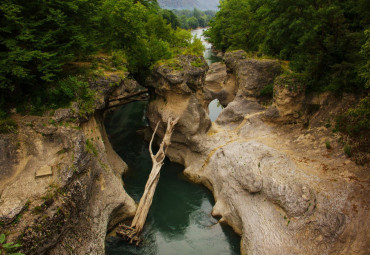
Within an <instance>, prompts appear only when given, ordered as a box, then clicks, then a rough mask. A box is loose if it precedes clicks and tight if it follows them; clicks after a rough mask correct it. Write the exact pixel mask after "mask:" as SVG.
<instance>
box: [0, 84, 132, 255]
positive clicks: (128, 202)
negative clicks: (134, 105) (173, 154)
mask: <svg viewBox="0 0 370 255" xmlns="http://www.w3.org/2000/svg"><path fill="white" fill-rule="evenodd" d="M112 81H114V83H117V82H118V83H119V84H118V85H115V86H105V85H106V84H107V83H111V82H112ZM128 83H130V84H131V82H128V81H122V80H117V79H116V78H114V77H113V78H112V77H110V78H107V79H105V80H104V79H102V80H100V81H96V82H94V83H91V87H92V89H94V90H95V91H97V96H96V102H95V111H94V112H91V113H88V115H81V114H79V112H78V111H76V109H74V110H73V109H72V110H71V109H60V110H57V111H56V113H55V115H54V117H36V116H14V118H15V119H16V121H17V123H18V125H19V129H18V133H16V134H10V135H9V134H8V135H1V137H0V145H1V146H0V151H1V152H4V154H3V153H1V158H0V176H1V178H0V221H1V225H0V232H2V233H3V232H4V231H7V232H8V233H10V235H9V236H8V240H9V241H17V240H18V241H20V242H21V244H22V251H24V252H25V253H26V254H46V253H47V254H58V255H60V254H70V251H71V250H73V252H74V254H104V253H105V248H104V247H105V237H106V233H107V230H108V229H109V228H112V227H113V226H114V225H116V224H117V223H119V222H120V221H122V220H123V219H125V218H128V217H132V216H133V215H134V213H135V210H136V205H135V202H134V201H133V199H132V198H131V197H129V196H128V195H127V193H126V192H125V190H124V189H123V183H122V179H121V176H122V174H123V172H124V171H126V169H127V165H126V164H125V163H124V162H123V161H122V160H121V159H120V157H119V156H118V155H117V154H116V153H115V152H114V151H113V149H112V147H111V145H110V143H109V140H108V137H107V135H106V133H105V130H104V125H103V121H102V120H103V116H102V115H103V110H98V109H103V108H104V107H105V106H106V105H108V103H109V100H110V95H112V94H114V90H124V88H123V87H125V84H128ZM117 93H118V92H117Z"/></svg>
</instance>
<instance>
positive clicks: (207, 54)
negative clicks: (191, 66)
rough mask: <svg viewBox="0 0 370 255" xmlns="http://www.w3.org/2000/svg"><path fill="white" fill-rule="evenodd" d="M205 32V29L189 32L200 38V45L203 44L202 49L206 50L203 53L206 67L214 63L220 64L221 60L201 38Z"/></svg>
mask: <svg viewBox="0 0 370 255" xmlns="http://www.w3.org/2000/svg"><path fill="white" fill-rule="evenodd" d="M206 30H207V28H198V29H194V30H191V34H192V35H193V36H197V37H198V38H200V39H201V40H202V43H203V45H204V47H205V48H206V49H205V51H204V58H205V60H206V61H207V63H208V65H210V64H212V63H215V62H220V61H221V59H220V58H219V57H217V56H215V55H214V54H213V52H212V44H210V43H209V42H208V41H207V40H206V39H205V37H204V36H203V32H204V31H206Z"/></svg>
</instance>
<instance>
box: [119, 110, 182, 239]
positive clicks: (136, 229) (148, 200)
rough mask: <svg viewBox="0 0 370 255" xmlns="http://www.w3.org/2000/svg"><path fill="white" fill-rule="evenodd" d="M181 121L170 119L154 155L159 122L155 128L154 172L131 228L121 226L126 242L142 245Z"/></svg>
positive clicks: (150, 151)
mask: <svg viewBox="0 0 370 255" xmlns="http://www.w3.org/2000/svg"><path fill="white" fill-rule="evenodd" d="M178 121H179V118H176V119H172V118H171V117H170V118H169V119H168V122H167V129H166V133H165V134H164V137H163V140H162V143H161V144H160V146H159V150H158V152H157V153H156V154H155V155H154V154H153V151H152V144H153V140H154V136H155V134H156V132H157V129H158V126H159V122H158V123H157V126H156V127H155V130H154V133H153V135H152V139H151V140H150V143H149V153H150V157H151V158H152V162H153V167H152V171H151V172H150V175H149V178H148V181H147V182H146V185H145V190H144V194H143V196H142V197H141V199H140V202H139V205H138V207H137V210H136V214H135V217H134V219H133V220H132V223H131V227H129V226H126V225H120V226H119V229H118V231H117V234H118V235H120V236H121V237H123V238H124V239H125V240H127V241H129V242H130V243H133V242H135V243H136V245H139V244H140V241H141V240H140V238H139V236H140V234H141V232H142V230H143V227H144V224H145V221H146V218H147V216H148V213H149V209H150V206H151V205H152V201H153V196H154V192H155V189H156V187H157V184H158V181H159V176H160V171H161V167H162V165H163V161H164V158H165V156H166V152H167V149H168V147H169V146H170V144H171V136H172V133H173V131H174V127H175V125H176V124H177V122H178Z"/></svg>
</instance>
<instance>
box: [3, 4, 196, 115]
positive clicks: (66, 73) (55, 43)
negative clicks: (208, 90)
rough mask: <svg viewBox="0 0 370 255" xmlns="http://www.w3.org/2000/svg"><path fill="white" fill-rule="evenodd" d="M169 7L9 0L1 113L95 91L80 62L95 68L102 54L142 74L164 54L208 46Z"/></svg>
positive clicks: (54, 104)
mask: <svg viewBox="0 0 370 255" xmlns="http://www.w3.org/2000/svg"><path fill="white" fill-rule="evenodd" d="M166 13H168V11H167V12H166ZM166 13H165V12H164V11H163V10H161V9H160V7H159V5H158V3H157V1H155V0H89V1H84V0H54V1H42V0H32V1H20V0H3V1H1V3H0V24H1V25H0V93H1V94H0V118H4V117H5V116H6V115H7V112H8V110H9V109H10V108H11V107H17V111H18V112H29V113H39V112H42V111H43V110H44V109H49V108H57V107H60V106H62V105H65V104H68V103H69V102H70V101H71V100H73V99H75V98H77V97H80V98H83V97H84V96H86V95H89V91H88V88H87V83H86V79H87V77H88V76H87V75H86V74H85V75H84V73H76V70H80V69H81V70H82V69H83V71H84V72H90V74H89V75H91V71H92V70H93V71H94V69H97V67H99V66H101V63H99V61H100V62H101V60H102V59H104V60H109V61H108V62H109V65H108V66H109V68H111V69H112V71H117V69H122V70H121V71H122V74H124V73H125V72H127V71H128V72H130V73H131V74H132V75H134V76H137V77H139V78H140V77H144V76H145V74H146V73H147V72H148V70H149V69H150V67H151V66H152V65H153V64H155V63H156V62H157V61H158V60H161V59H169V58H172V57H173V56H174V55H176V54H179V53H190V54H201V53H202V49H203V46H202V43H201V42H200V40H192V39H191V34H190V32H188V31H185V30H182V29H180V28H178V26H177V25H174V26H173V25H172V24H171V20H169V19H170V18H169V17H166V15H165V14H166ZM172 16H174V15H173V14H172ZM166 18H167V19H166ZM105 62H107V61H105ZM108 66H107V68H108ZM80 67H84V68H80ZM95 71H96V70H95ZM90 78H91V76H90Z"/></svg>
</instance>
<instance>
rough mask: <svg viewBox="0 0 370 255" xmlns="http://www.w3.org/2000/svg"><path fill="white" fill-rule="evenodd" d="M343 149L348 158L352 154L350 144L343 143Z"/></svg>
mask: <svg viewBox="0 0 370 255" xmlns="http://www.w3.org/2000/svg"><path fill="white" fill-rule="evenodd" d="M343 150H344V153H345V154H346V155H347V157H349V158H350V157H351V156H352V147H351V146H350V145H348V144H346V145H344V147H343Z"/></svg>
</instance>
